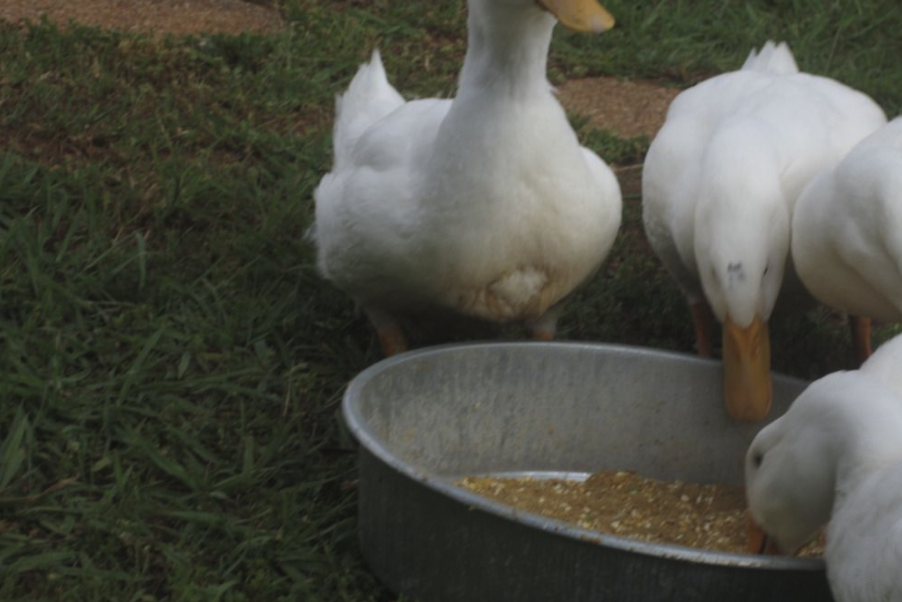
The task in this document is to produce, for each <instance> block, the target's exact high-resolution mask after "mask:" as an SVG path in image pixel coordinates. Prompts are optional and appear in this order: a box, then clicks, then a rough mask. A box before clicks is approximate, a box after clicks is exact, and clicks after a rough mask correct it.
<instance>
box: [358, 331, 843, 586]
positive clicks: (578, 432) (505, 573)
mask: <svg viewBox="0 0 902 602" xmlns="http://www.w3.org/2000/svg"><path fill="white" fill-rule="evenodd" d="M804 386H805V383H804V382H802V381H799V380H795V379H790V378H786V377H781V376H776V377H775V378H774V407H773V410H772V412H771V417H770V419H773V418H775V417H777V416H779V415H781V414H782V413H783V412H784V411H785V409H786V408H787V407H788V404H789V403H790V402H791V400H792V399H794V398H795V396H796V395H797V394H798V393H800V392H801V390H802V389H803V388H804ZM344 416H345V419H346V421H347V424H348V426H349V428H350V430H351V432H352V433H353V434H354V436H355V437H356V438H357V439H358V440H359V442H360V451H359V466H360V481H359V493H360V498H359V519H360V543H361V547H362V550H363V554H364V556H365V558H366V559H367V562H368V563H369V565H370V566H371V568H372V569H373V571H374V572H375V573H376V574H377V575H378V576H379V577H380V578H381V579H382V580H383V581H384V582H385V583H386V584H388V585H389V587H391V588H392V589H394V590H396V591H398V592H401V593H404V594H406V595H408V596H410V597H412V598H413V599H415V600H421V601H422V602H479V601H486V602H506V601H510V602H533V601H536V602H538V601H543V602H584V601H585V602H590V601H591V602H602V601H607V600H610V601H617V602H623V601H630V602H643V601H651V600H655V601H659V600H667V601H672V602H676V601H687V602H689V601H692V602H699V601H709V600H710V601H712V602H713V601H717V602H721V601H724V600H731V601H746V600H748V601H764V600H766V601H768V602H779V601H784V600H785V601H787V602H789V601H793V602H796V601H798V600H808V601H829V600H832V598H831V596H830V592H829V589H828V586H827V582H826V576H825V572H824V565H823V562H822V561H820V560H817V559H800V558H786V557H763V556H752V555H745V554H726V553H719V552H708V551H701V550H696V549H691V548H686V547H681V546H672V545H653V544H646V543H642V542H638V541H634V540H629V539H625V538H620V537H614V536H609V535H601V534H599V533H596V532H592V531H586V530H583V529H580V528H578V527H573V526H570V525H568V524H566V523H562V522H558V521H554V520H549V519H546V518H543V517H540V516H538V515H533V514H529V513H524V512H521V511H516V510H514V509H512V508H510V507H507V506H504V505H501V504H498V503H495V502H492V501H489V500H486V499H484V498H482V497H479V496H477V495H474V494H472V493H470V492H467V491H465V490H462V489H460V488H457V487H455V486H454V485H453V484H452V483H453V482H454V481H455V480H457V479H458V478H460V477H462V476H467V475H480V474H498V473H522V472H538V473H589V472H594V471H597V470H606V469H619V470H635V471H638V472H639V473H641V474H643V475H646V476H651V477H655V478H661V479H668V480H675V479H682V480H685V481H692V482H700V483H724V484H742V482H743V457H744V454H745V450H746V448H747V446H748V444H749V442H750V441H751V439H752V438H753V437H754V435H755V433H756V432H757V431H758V430H759V429H760V428H761V427H762V426H763V425H764V424H765V423H762V424H755V425H748V424H736V423H734V422H733V421H732V420H730V419H729V418H728V417H727V415H726V412H725V410H724V406H723V402H722V376H721V366H720V363H719V362H715V361H710V360H702V359H699V358H696V357H694V356H687V355H682V354H675V353H668V352H661V351H655V350H649V349H642V348H633V347H624V346H613V345H594V344H577V343H489V344H473V345H454V346H445V347H435V348H430V349H424V350H420V351H414V352H411V353H406V354H403V355H399V356H396V357H393V358H390V359H387V360H384V361H382V362H379V363H378V364H376V365H374V366H372V367H370V368H369V369H367V370H365V371H364V372H362V373H361V374H360V375H358V376H357V377H356V378H355V379H354V380H353V382H352V383H351V384H350V386H349V387H348V389H347V392H346V394H345V397H344Z"/></svg>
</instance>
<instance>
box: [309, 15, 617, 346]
mask: <svg viewBox="0 0 902 602" xmlns="http://www.w3.org/2000/svg"><path fill="white" fill-rule="evenodd" d="M468 7H469V19H468V32H469V39H468V49H467V55H466V59H465V61H464V65H463V70H462V72H461V74H460V81H459V87H458V93H457V97H456V98H454V99H453V100H438V99H428V100H417V101H412V102H404V100H403V99H402V98H401V96H400V95H399V94H398V93H397V92H396V91H395V90H394V88H392V86H391V85H390V84H389V83H388V81H387V79H386V77H385V71H384V69H383V67H382V63H381V61H380V58H379V54H378V53H374V55H373V59H372V61H371V62H370V63H369V64H367V65H364V66H362V67H361V68H360V70H359V71H358V73H357V75H356V76H355V77H354V79H353V81H352V82H351V85H350V87H349V88H348V90H347V92H346V93H345V94H344V95H342V96H340V97H339V98H338V100H337V102H336V113H337V115H336V123H335V165H334V168H333V170H332V172H331V173H329V174H327V175H326V176H325V177H324V178H323V179H322V181H321V182H320V185H319V187H318V188H317V190H316V192H315V194H314V197H315V200H316V223H315V225H314V228H313V229H312V230H311V233H312V238H313V240H314V241H315V243H316V246H317V249H318V264H319V268H320V271H321V272H322V273H323V274H324V275H325V277H326V278H328V279H329V280H331V281H332V282H333V283H334V284H335V285H336V286H337V287H338V288H340V289H342V290H343V291H345V292H346V293H348V294H349V295H350V296H351V297H353V298H354V299H355V300H356V301H357V303H358V304H359V305H360V306H361V307H362V308H363V310H364V311H365V312H366V314H367V315H368V316H369V318H370V321H371V322H372V323H373V325H374V326H375V328H376V330H377V333H378V335H379V339H380V343H381V345H382V349H383V352H384V353H385V354H386V355H391V354H393V353H396V352H398V351H401V350H404V349H405V348H406V340H405V337H404V335H403V333H402V331H401V328H400V326H399V317H400V316H403V315H405V314H409V313H420V314H422V313H424V312H425V313H428V312H430V311H433V310H435V311H447V310H450V311H452V312H455V313H458V314H463V315H467V316H472V317H476V318H481V319H485V320H490V321H495V322H510V321H526V322H527V323H528V324H529V325H530V327H531V329H532V333H533V336H534V337H536V338H551V337H553V335H554V332H555V327H556V322H557V317H558V314H559V312H560V309H561V304H562V302H563V300H564V298H565V297H566V296H567V295H568V294H569V293H570V292H572V291H573V290H574V288H576V287H577V286H578V285H579V284H580V283H582V282H583V281H585V280H586V279H587V278H588V277H589V276H591V275H592V274H593V273H594V272H595V271H596V270H597V269H598V267H599V266H600V264H601V262H602V260H603V259H604V258H605V256H606V255H607V253H608V251H609V250H610V248H611V246H612V244H613V242H614V238H615V236H616V234H617V231H618V229H619V227H620V220H621V196H620V188H619V186H618V183H617V180H616V178H615V177H614V174H613V172H612V171H611V170H610V168H609V167H608V166H607V165H605V163H604V162H603V161H602V160H601V159H599V158H598V156H597V155H595V154H594V153H592V152H591V151H589V150H588V149H586V148H583V147H582V146H580V144H579V142H578V140H577V137H576V134H575V132H574V131H573V129H572V128H571V127H570V124H569V123H568V121H567V117H566V114H565V113H564V110H563V108H562V107H561V106H560V104H559V103H558V101H557V100H556V99H555V97H554V95H553V94H552V89H551V86H550V84H549V83H548V80H547V78H546V63H547V55H548V47H549V44H550V42H551V34H552V29H553V27H554V25H555V23H556V20H555V17H557V19H558V20H560V21H561V22H562V23H563V24H564V25H565V26H567V27H569V28H571V29H574V30H578V31H584V32H602V31H604V30H606V29H608V28H610V27H611V26H613V23H614V20H613V18H612V17H611V16H610V15H609V14H608V13H607V11H605V10H604V9H603V8H602V7H601V6H599V5H598V4H596V2H595V0H538V2H537V1H536V0H469V2H468Z"/></svg>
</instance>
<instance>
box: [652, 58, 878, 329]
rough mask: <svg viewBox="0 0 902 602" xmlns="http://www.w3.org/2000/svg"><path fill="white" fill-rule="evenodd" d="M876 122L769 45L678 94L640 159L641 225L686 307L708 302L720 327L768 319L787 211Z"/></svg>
mask: <svg viewBox="0 0 902 602" xmlns="http://www.w3.org/2000/svg"><path fill="white" fill-rule="evenodd" d="M883 122H885V117H884V116H883V112H882V110H881V109H880V108H879V107H878V106H877V105H876V104H875V103H874V102H873V101H872V100H871V99H869V98H868V97H867V96H865V95H864V94H861V93H859V92H857V91H855V90H852V89H851V88H848V87H846V86H844V85H842V84H840V83H838V82H836V81H833V80H830V79H827V78H823V77H818V76H814V75H809V74H805V73H799V72H798V71H797V68H796V66H795V62H794V59H793V58H792V55H791V53H790V51H789V49H788V48H787V47H786V46H785V45H780V46H774V45H773V44H772V43H768V45H766V46H765V47H764V49H763V50H762V52H761V53H760V55H759V54H756V53H755V52H754V51H753V53H752V55H751V56H750V57H749V59H748V61H747V62H746V64H745V65H744V66H743V68H742V69H741V70H739V71H735V72H731V73H725V74H723V75H719V76H716V77H713V78H711V79H709V80H706V81H704V82H702V83H700V84H698V85H696V86H694V87H693V88H690V89H688V90H686V91H684V92H683V93H681V94H680V95H679V96H678V97H677V98H676V99H675V100H674V102H673V103H672V105H671V107H670V109H669V111H668V113H667V119H666V122H665V124H664V126H663V128H662V129H661V131H660V132H659V133H658V135H657V136H656V138H655V140H654V141H653V143H652V145H651V147H650V149H649V152H648V155H647V158H646V162H645V170H644V174H643V219H644V223H645V229H646V233H647V235H648V238H649V240H650V242H651V245H652V247H653V248H654V250H655V252H656V254H657V255H658V256H659V258H660V259H661V260H662V262H663V263H664V265H665V267H666V268H667V269H668V271H669V272H670V273H671V274H672V275H673V276H674V277H675V279H676V280H677V282H678V283H679V284H680V285H681V287H682V288H683V290H684V292H685V294H686V295H687V297H688V298H689V300H690V302H696V301H699V300H701V298H702V297H701V296H702V294H705V295H706V296H707V299H708V302H709V303H710V304H711V307H712V309H713V310H714V312H715V315H717V317H718V318H719V319H721V320H723V318H724V314H726V313H729V314H731V315H732V317H733V319H734V320H736V321H738V322H740V323H747V322H748V321H749V320H751V316H752V314H753V313H754V312H757V313H759V314H760V315H761V316H762V317H764V318H765V319H766V318H767V317H768V316H769V315H770V312H771V311H772V309H773V305H774V302H775V300H776V297H777V293H778V292H779V290H780V288H781V286H782V284H783V275H784V266H785V263H786V259H787V257H788V254H789V241H790V218H791V213H792V210H793V205H794V203H795V201H796V199H797V198H798V196H799V194H800V193H801V192H802V189H803V188H804V186H805V185H806V184H807V183H808V181H809V180H810V179H811V178H813V177H814V176H815V175H816V174H817V173H818V172H819V171H820V170H822V169H824V168H825V167H832V166H834V165H836V164H837V163H838V162H839V161H840V159H841V158H842V157H843V156H844V155H845V154H846V153H847V152H848V150H849V149H850V148H851V147H852V146H853V145H854V144H856V143H857V142H858V141H860V140H861V139H862V138H864V137H865V136H867V135H868V134H869V133H870V132H872V131H873V130H874V129H876V128H877V127H879V126H880V125H881V124H882V123H883ZM737 265H739V266H741V267H742V271H741V273H739V272H737V271H736V270H735V266H737ZM731 266H733V267H732V268H731ZM786 274H788V275H789V276H790V277H791V274H792V269H791V266H790V268H789V269H788V270H786ZM740 276H741V278H740ZM795 290H800V289H799V288H796V289H795Z"/></svg>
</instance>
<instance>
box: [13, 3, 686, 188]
mask: <svg viewBox="0 0 902 602" xmlns="http://www.w3.org/2000/svg"><path fill="white" fill-rule="evenodd" d="M42 16H46V17H47V19H49V20H50V21H52V22H55V23H58V24H60V25H61V26H65V25H66V24H67V23H69V21H75V22H78V23H82V24H85V25H93V26H98V27H104V28H109V29H118V30H121V31H128V32H134V33H151V34H175V35H187V34H196V33H229V34H238V33H241V32H243V31H252V32H259V33H272V32H276V31H279V30H281V29H283V28H284V27H285V22H284V20H283V19H282V17H281V15H280V14H279V12H278V11H277V10H276V9H274V8H272V7H267V6H262V5H259V4H254V3H252V2H248V1H247V0H0V19H5V20H8V21H11V22H14V23H15V22H18V23H24V22H27V21H38V20H40V19H41V17H42ZM677 93H678V90H676V89H675V88H668V87H663V86H659V85H657V84H655V83H652V82H645V81H628V80H620V79H616V78H612V77H593V78H584V79H575V80H570V81H567V82H564V84H562V85H561V86H559V88H558V94H559V98H560V100H561V103H562V104H563V105H564V106H565V107H566V108H567V109H568V110H570V111H572V112H574V113H576V114H579V115H583V116H584V117H587V118H588V119H589V122H590V123H591V124H592V125H593V126H594V127H596V128H606V129H609V130H612V131H614V132H616V133H617V134H619V135H621V136H625V137H633V136H640V135H646V136H648V137H649V138H653V137H654V135H655V133H656V132H657V131H658V129H659V128H660V127H661V124H662V123H663V122H664V115H665V114H666V112H667V106H668V105H669V104H670V101H671V100H673V97H674V96H676V94H677ZM637 167H638V166H626V167H617V175H618V177H619V178H620V180H621V187H622V188H623V192H624V194H625V195H635V194H636V193H637V192H638V185H639V181H640V177H639V174H640V171H639V170H637Z"/></svg>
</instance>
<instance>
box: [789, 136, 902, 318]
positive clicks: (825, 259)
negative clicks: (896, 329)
mask: <svg viewBox="0 0 902 602" xmlns="http://www.w3.org/2000/svg"><path fill="white" fill-rule="evenodd" d="M792 254H793V259H794V261H795V263H796V266H797V269H798V272H799V276H800V277H801V279H802V281H803V282H804V283H805V285H806V286H807V287H808V289H809V290H810V291H811V293H812V294H813V295H814V296H815V297H816V298H817V299H818V300H819V301H821V302H822V303H824V304H825V305H828V306H830V307H833V308H835V309H838V310H841V311H846V312H849V313H851V314H854V315H860V316H866V317H871V318H876V319H878V320H884V321H891V322H897V321H900V320H902V118H897V119H895V120H894V121H893V122H891V123H889V124H887V125H886V126H884V127H883V128H881V129H880V130H878V131H877V132H875V133H874V134H873V135H871V136H869V137H868V138H866V139H865V140H863V141H862V142H861V143H860V144H859V145H858V146H856V147H855V148H854V149H853V150H852V151H851V152H850V153H849V155H848V156H847V157H846V158H845V159H844V160H843V161H842V163H840V165H839V166H838V167H836V169H834V170H827V171H825V172H824V173H822V174H820V175H819V176H818V177H817V178H816V179H815V180H813V181H812V182H811V184H810V185H809V186H808V187H807V188H806V190H805V192H804V193H803V195H802V196H801V198H800V199H799V202H798V207H797V208H796V213H795V215H794V216H793V243H792Z"/></svg>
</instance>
